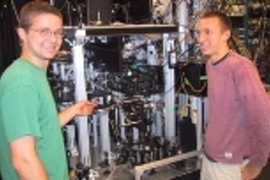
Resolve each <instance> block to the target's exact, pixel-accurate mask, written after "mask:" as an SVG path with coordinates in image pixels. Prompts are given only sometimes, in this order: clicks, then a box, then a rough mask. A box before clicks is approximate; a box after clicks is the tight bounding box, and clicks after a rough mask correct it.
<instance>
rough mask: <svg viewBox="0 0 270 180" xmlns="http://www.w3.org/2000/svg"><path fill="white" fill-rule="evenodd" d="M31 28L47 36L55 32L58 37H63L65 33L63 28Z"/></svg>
mask: <svg viewBox="0 0 270 180" xmlns="http://www.w3.org/2000/svg"><path fill="white" fill-rule="evenodd" d="M29 30H32V31H35V32H37V33H39V35H40V36H42V37H47V36H49V35H51V34H53V35H54V36H55V37H57V38H62V37H63V36H64V35H65V33H64V32H63V30H58V31H51V30H50V29H47V28H45V29H32V28H30V29H29Z"/></svg>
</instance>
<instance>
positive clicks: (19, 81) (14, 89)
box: [0, 59, 69, 180]
mask: <svg viewBox="0 0 270 180" xmlns="http://www.w3.org/2000/svg"><path fill="white" fill-rule="evenodd" d="M25 135H27V136H32V137H34V138H35V139H36V146H37V154H38V156H39V158H40V159H41V161H42V163H43V165H44V167H45V168H46V172H47V173H48V175H49V177H50V180H68V179H69V178H68V172H67V161H66V154H65V148H64V141H63V136H62V132H61V127H60V123H59V119H58V113H57V109H56V105H55V102H54V99H53V96H52V93H51V90H50V87H49V84H48V81H47V76H46V71H45V70H43V69H41V68H39V67H37V66H35V65H33V64H32V63H30V62H29V61H26V60H23V59H17V60H16V61H14V62H13V64H12V65H11V66H10V67H9V68H8V69H7V70H6V71H5V72H4V74H3V75H2V77H1V80H0V170H1V173H2V176H3V179H4V180H17V179H18V176H17V174H16V172H15V171H14V169H13V168H12V165H11V161H10V153H9V151H8V143H9V142H11V141H13V140H16V139H18V138H20V137H22V136H25Z"/></svg>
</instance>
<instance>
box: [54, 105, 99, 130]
mask: <svg viewBox="0 0 270 180" xmlns="http://www.w3.org/2000/svg"><path fill="white" fill-rule="evenodd" d="M96 106H97V104H96V103H93V102H89V101H87V100H85V101H79V102H77V103H76V104H74V105H72V106H70V107H68V108H66V109H65V110H63V111H61V112H60V113H59V115H58V116H59V120H60V125H61V126H64V125H66V124H67V123H68V122H69V121H70V120H71V119H72V118H74V117H75V116H88V115H90V114H92V113H93V110H94V108H95V107H96Z"/></svg>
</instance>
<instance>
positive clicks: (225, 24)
mask: <svg viewBox="0 0 270 180" xmlns="http://www.w3.org/2000/svg"><path fill="white" fill-rule="evenodd" d="M212 17H216V18H218V19H219V21H220V23H221V26H222V28H223V30H229V31H230V32H231V33H232V23H231V20H230V18H229V17H228V16H227V15H226V14H225V13H223V12H220V11H209V12H206V13H204V14H203V15H202V17H201V18H202V19H204V18H212Z"/></svg>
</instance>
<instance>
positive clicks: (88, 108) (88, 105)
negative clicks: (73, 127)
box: [73, 101, 97, 116]
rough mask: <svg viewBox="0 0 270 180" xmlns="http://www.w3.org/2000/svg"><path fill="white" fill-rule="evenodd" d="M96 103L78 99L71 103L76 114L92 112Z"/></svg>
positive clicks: (84, 114)
mask: <svg viewBox="0 0 270 180" xmlns="http://www.w3.org/2000/svg"><path fill="white" fill-rule="evenodd" d="M96 106H97V104H96V103H93V102H89V101H79V102H77V103H76V104H74V105H73V109H74V111H75V115H76V116H88V115H90V114H92V113H93V110H94V108H95V107H96Z"/></svg>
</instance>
